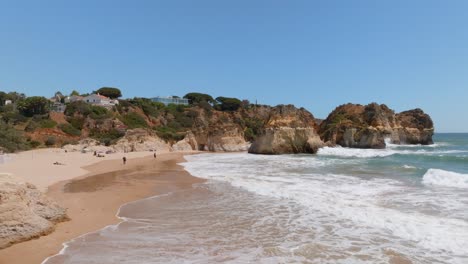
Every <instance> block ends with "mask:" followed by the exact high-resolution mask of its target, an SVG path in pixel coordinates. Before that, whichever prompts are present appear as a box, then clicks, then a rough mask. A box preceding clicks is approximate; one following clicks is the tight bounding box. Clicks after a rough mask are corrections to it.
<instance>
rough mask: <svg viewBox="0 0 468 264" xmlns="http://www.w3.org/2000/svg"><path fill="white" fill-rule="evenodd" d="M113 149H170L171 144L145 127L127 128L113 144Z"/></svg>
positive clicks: (120, 150) (124, 150)
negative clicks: (121, 136) (123, 134)
mask: <svg viewBox="0 0 468 264" xmlns="http://www.w3.org/2000/svg"><path fill="white" fill-rule="evenodd" d="M113 149H114V150H115V151H119V152H133V151H150V150H158V151H172V148H171V146H170V145H169V144H168V143H166V142H165V141H164V140H162V139H160V138H159V137H158V136H157V135H155V134H153V133H151V132H150V131H148V130H146V129H141V128H139V129H133V130H127V133H126V134H125V136H124V137H123V138H121V139H119V141H117V143H116V144H115V145H114V146H113Z"/></svg>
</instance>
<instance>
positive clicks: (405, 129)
mask: <svg viewBox="0 0 468 264" xmlns="http://www.w3.org/2000/svg"><path fill="white" fill-rule="evenodd" d="M319 133H320V136H321V138H322V140H323V141H325V142H327V144H330V145H335V144H338V145H340V146H343V147H352V148H385V146H386V140H387V141H388V142H390V143H392V144H423V145H428V144H432V143H433V141H432V135H433V134H434V126H433V123H432V120H431V118H430V117H429V115H427V114H425V113H424V112H423V111H422V110H421V109H414V110H409V111H405V112H401V113H399V114H395V112H394V111H393V110H391V109H390V108H388V107H387V106H386V105H384V104H382V105H379V104H376V103H371V104H368V105H366V106H363V105H359V104H345V105H341V106H338V107H337V108H336V109H335V110H334V111H333V112H332V113H330V115H328V117H327V119H325V120H324V121H323V122H322V123H321V124H320V128H319Z"/></svg>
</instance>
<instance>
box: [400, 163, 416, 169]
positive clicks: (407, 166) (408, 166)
mask: <svg viewBox="0 0 468 264" xmlns="http://www.w3.org/2000/svg"><path fill="white" fill-rule="evenodd" d="M403 168H404V169H417V168H416V167H414V166H411V165H406V164H405V165H403Z"/></svg>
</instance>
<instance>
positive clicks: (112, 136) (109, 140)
mask: <svg viewBox="0 0 468 264" xmlns="http://www.w3.org/2000/svg"><path fill="white" fill-rule="evenodd" d="M124 135H125V133H124V132H122V131H119V130H117V129H111V130H107V131H100V130H97V129H93V130H91V131H90V134H89V136H90V137H91V138H94V139H96V140H99V142H101V143H102V144H104V145H106V146H110V145H112V144H115V143H116V142H117V140H118V139H119V138H121V137H123V136H124Z"/></svg>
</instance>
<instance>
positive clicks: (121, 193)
mask: <svg viewBox="0 0 468 264" xmlns="http://www.w3.org/2000/svg"><path fill="white" fill-rule="evenodd" d="M42 151H43V152H44V153H41V154H38V151H35V152H34V153H32V154H31V153H28V152H25V153H21V154H19V155H18V156H17V157H16V158H15V161H13V162H11V163H9V164H4V165H2V166H0V172H10V173H14V174H15V175H24V177H23V178H25V179H26V180H27V181H30V182H32V183H33V184H36V185H37V186H38V187H39V188H41V189H48V191H47V195H48V196H49V197H52V198H53V199H55V200H56V201H57V202H58V203H59V204H60V205H62V206H64V207H65V208H67V209H68V215H69V217H70V218H71V220H70V221H67V222H63V223H59V224H58V225H57V227H56V230H55V231H54V232H53V233H51V234H49V235H47V236H43V237H40V238H39V239H34V240H30V241H26V242H23V243H19V244H15V245H13V246H11V247H9V248H6V249H3V250H0V264H9V263H15V264H23V263H24V264H33V263H41V262H42V261H43V260H44V259H45V258H47V257H49V256H52V255H55V254H57V253H58V252H59V251H60V250H61V249H62V243H64V242H66V241H69V240H71V239H73V238H75V237H78V236H80V235H82V234H85V233H88V232H92V231H96V230H99V229H101V228H103V227H105V226H107V225H111V224H116V223H118V222H120V220H119V219H118V218H117V217H116V213H117V211H118V209H119V207H120V206H121V205H122V204H124V203H127V202H130V201H135V200H138V199H142V198H145V197H149V196H152V195H157V194H162V193H166V192H170V191H174V190H179V189H184V188H191V186H192V184H194V183H197V182H202V180H201V179H198V178H195V177H192V176H190V174H188V173H187V172H186V171H184V170H183V168H182V167H181V166H179V165H177V163H178V162H182V161H183V153H166V154H158V157H157V159H154V158H153V154H152V153H148V152H145V153H126V154H125V155H126V156H127V158H128V161H127V165H123V164H122V160H121V155H122V154H120V155H119V154H112V155H116V156H115V158H114V159H112V156H110V157H106V158H102V159H106V160H104V161H102V162H99V163H97V164H94V165H90V166H87V167H83V168H79V167H77V166H79V165H82V166H85V165H87V164H92V163H93V162H96V159H99V158H96V157H94V156H92V154H90V153H88V154H81V153H65V152H63V151H58V150H51V149H48V150H42ZM39 152H40V151H39ZM42 154H44V155H42ZM148 154H149V155H150V156H149V157H148ZM29 155H30V156H31V158H29ZM142 156H146V157H142ZM90 157H91V158H90ZM137 157H140V158H137ZM59 158H60V159H59ZM55 159H56V160H57V161H58V162H61V163H64V164H66V165H53V164H52V163H53V162H55V161H52V162H51V160H55ZM102 159H99V160H102ZM30 162H31V163H30ZM14 163H16V165H14ZM21 164H24V167H26V168H18V167H22V166H19V165H21ZM30 164H33V166H30ZM78 164H79V165H78ZM35 166H38V167H35ZM5 168H7V169H5ZM31 170H32V171H31ZM88 171H89V173H88V174H87V175H85V176H81V177H78V178H76V177H77V176H79V175H83V173H86V172H88ZM72 178H74V179H72ZM70 179H71V180H70ZM64 180H65V181H64ZM54 183H55V184H54ZM50 184H53V185H52V186H49V185H50ZM48 186H49V187H48Z"/></svg>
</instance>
